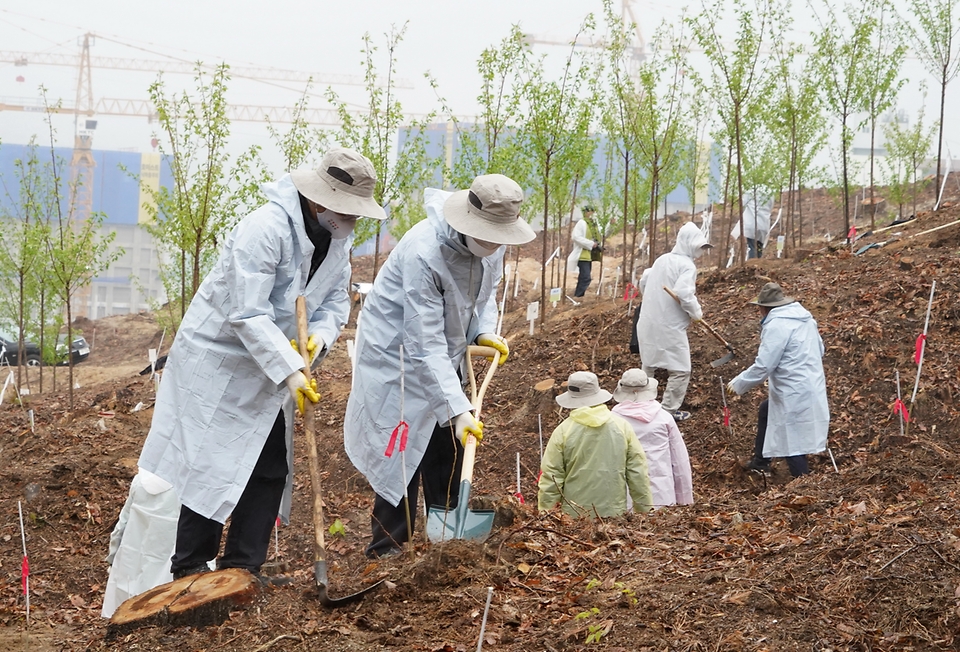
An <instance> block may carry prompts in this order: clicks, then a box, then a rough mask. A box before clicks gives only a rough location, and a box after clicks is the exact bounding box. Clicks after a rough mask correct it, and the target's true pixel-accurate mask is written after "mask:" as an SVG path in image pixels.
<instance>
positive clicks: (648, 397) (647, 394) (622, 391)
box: [613, 378, 657, 403]
mask: <svg viewBox="0 0 960 652" xmlns="http://www.w3.org/2000/svg"><path fill="white" fill-rule="evenodd" d="M613 400H615V401H616V402H617V403H623V402H624V401H633V402H634V403H639V402H640V401H655V400H657V381H656V380H654V379H653V378H651V379H650V384H649V385H647V386H646V387H641V388H639V389H626V388H625V387H620V386H619V385H618V386H617V388H616V389H615V390H613Z"/></svg>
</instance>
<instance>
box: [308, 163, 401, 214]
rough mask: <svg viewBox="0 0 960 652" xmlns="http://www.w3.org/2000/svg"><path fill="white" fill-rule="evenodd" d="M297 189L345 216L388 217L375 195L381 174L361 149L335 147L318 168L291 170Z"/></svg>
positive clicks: (314, 201)
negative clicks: (374, 191)
mask: <svg viewBox="0 0 960 652" xmlns="http://www.w3.org/2000/svg"><path fill="white" fill-rule="evenodd" d="M290 177H291V178H292V179H293V185H295V186H296V187H297V191H299V193H300V194H301V195H303V196H304V197H306V198H307V199H309V200H310V201H312V202H313V203H314V204H320V205H321V206H323V207H324V208H329V209H330V210H332V211H335V212H337V213H340V214H341V215H359V216H360V217H372V218H373V219H375V220H385V219H387V214H386V213H385V212H384V210H383V207H381V206H380V205H379V204H377V201H376V200H375V199H374V198H373V190H374V188H375V187H376V185H377V173H376V171H375V170H374V169H373V163H371V162H370V159H368V158H367V157H366V156H364V155H363V154H361V153H360V152H357V151H354V150H352V149H347V148H346V147H334V148H333V149H331V150H329V151H328V152H327V153H326V154H324V155H323V160H321V161H320V167H319V168H317V169H316V170H294V171H293V172H291V173H290Z"/></svg>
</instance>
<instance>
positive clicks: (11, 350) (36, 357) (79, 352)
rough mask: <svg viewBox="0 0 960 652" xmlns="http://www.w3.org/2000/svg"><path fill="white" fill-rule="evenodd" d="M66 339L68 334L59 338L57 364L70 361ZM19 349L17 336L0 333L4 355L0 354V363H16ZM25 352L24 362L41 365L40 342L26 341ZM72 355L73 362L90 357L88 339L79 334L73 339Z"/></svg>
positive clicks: (0, 347) (34, 365) (35, 365)
mask: <svg viewBox="0 0 960 652" xmlns="http://www.w3.org/2000/svg"><path fill="white" fill-rule="evenodd" d="M66 339H67V336H66V335H61V336H60V337H59V338H57V360H56V364H57V365H67V364H69V361H68V360H67V351H66V346H64V340H66ZM18 351H19V347H18V346H17V338H16V337H11V336H10V335H9V334H7V333H0V353H2V355H0V364H9V365H10V366H14V365H16V364H17V352H18ZM24 352H25V359H24V363H25V364H26V365H27V366H28V367H39V366H40V364H41V360H42V356H41V355H40V346H39V345H38V344H36V343H35V342H30V341H29V340H28V341H27V342H25V346H24ZM70 355H71V357H72V358H73V364H77V363H78V362H83V361H84V360H86V359H87V358H88V357H90V345H89V344H87V340H85V339H84V338H82V337H79V336H78V337H75V338H74V339H73V344H72V345H71V346H70Z"/></svg>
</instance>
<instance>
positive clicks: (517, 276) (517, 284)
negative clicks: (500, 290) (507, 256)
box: [513, 265, 520, 299]
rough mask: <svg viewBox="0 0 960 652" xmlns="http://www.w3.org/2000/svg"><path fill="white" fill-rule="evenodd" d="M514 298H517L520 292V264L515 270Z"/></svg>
mask: <svg viewBox="0 0 960 652" xmlns="http://www.w3.org/2000/svg"><path fill="white" fill-rule="evenodd" d="M514 275H515V276H514V283H513V298H514V299H516V298H517V295H518V294H520V265H517V271H515V272H514Z"/></svg>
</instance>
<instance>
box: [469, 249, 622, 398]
mask: <svg viewBox="0 0 960 652" xmlns="http://www.w3.org/2000/svg"><path fill="white" fill-rule="evenodd" d="M474 237H476V236H474ZM611 398H613V394H611V393H610V392H608V391H607V390H605V389H601V390H600V391H599V392H597V393H596V394H590V395H589V396H574V395H573V394H571V393H570V392H569V391H566V392H564V393H563V394H560V396H558V397H557V404H558V405H559V406H560V407H564V408H567V409H568V410H575V409H577V408H582V407H593V406H594V405H603V404H604V403H606V402H607V401H609V400H610V399H611Z"/></svg>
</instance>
